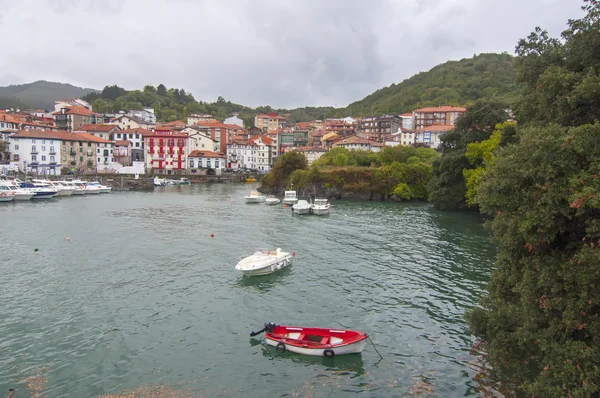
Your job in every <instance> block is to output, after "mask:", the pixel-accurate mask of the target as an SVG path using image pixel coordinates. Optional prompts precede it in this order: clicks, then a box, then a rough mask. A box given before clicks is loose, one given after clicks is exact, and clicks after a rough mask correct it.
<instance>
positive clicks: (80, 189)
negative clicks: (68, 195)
mask: <svg viewBox="0 0 600 398" xmlns="http://www.w3.org/2000/svg"><path fill="white" fill-rule="evenodd" d="M59 184H60V185H62V186H64V187H67V188H68V189H71V190H73V193H72V194H73V195H85V186H83V184H75V183H74V182H71V181H59Z"/></svg>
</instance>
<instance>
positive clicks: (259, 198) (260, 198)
mask: <svg viewBox="0 0 600 398" xmlns="http://www.w3.org/2000/svg"><path fill="white" fill-rule="evenodd" d="M245 198H246V203H260V202H264V201H266V200H267V198H266V197H265V195H262V194H260V193H259V192H257V191H252V192H250V195H248V196H246V197H245Z"/></svg>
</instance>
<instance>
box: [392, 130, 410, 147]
mask: <svg viewBox="0 0 600 398" xmlns="http://www.w3.org/2000/svg"><path fill="white" fill-rule="evenodd" d="M415 140H416V132H415V131H413V130H409V129H405V128H399V129H398V131H396V132H395V133H392V134H391V135H390V136H389V137H387V138H386V141H385V145H386V146H398V145H404V146H408V145H414V143H415Z"/></svg>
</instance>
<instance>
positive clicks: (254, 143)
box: [227, 134, 272, 173]
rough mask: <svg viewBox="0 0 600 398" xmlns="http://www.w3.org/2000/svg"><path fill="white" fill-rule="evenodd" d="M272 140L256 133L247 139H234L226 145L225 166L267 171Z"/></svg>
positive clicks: (270, 159)
mask: <svg viewBox="0 0 600 398" xmlns="http://www.w3.org/2000/svg"><path fill="white" fill-rule="evenodd" d="M271 145H272V142H271V138H269V137H268V136H266V135H264V134H263V135H256V136H254V137H250V138H249V139H248V140H236V141H235V142H232V143H231V144H228V145H227V167H228V168H233V169H256V170H259V171H261V172H265V173H266V172H268V171H269V170H270V169H271V164H272V146H271Z"/></svg>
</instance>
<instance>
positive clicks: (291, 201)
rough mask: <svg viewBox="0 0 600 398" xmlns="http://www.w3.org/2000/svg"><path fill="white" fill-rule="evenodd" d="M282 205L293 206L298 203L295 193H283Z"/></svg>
mask: <svg viewBox="0 0 600 398" xmlns="http://www.w3.org/2000/svg"><path fill="white" fill-rule="evenodd" d="M283 203H284V204H286V205H295V204H296V203H298V198H297V197H296V191H285V193H284V195H283Z"/></svg>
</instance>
